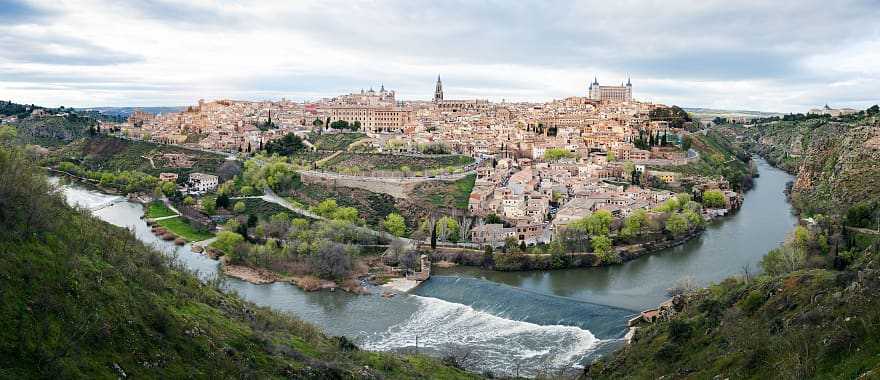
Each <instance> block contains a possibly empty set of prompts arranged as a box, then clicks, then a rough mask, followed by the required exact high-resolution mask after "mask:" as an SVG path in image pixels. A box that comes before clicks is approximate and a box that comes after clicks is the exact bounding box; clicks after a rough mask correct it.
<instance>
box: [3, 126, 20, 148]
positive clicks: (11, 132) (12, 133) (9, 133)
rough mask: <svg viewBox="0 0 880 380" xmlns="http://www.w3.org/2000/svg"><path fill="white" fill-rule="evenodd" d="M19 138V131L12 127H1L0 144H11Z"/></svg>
mask: <svg viewBox="0 0 880 380" xmlns="http://www.w3.org/2000/svg"><path fill="white" fill-rule="evenodd" d="M16 136H18V131H17V130H16V129H15V127H13V126H11V125H3V126H0V144H9V143H12V141H13V140H15V137H16Z"/></svg>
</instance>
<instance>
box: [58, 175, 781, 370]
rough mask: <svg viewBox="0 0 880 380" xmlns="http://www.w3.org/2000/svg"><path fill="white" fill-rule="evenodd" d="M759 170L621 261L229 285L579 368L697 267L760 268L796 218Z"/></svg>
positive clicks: (186, 252) (483, 358) (723, 272)
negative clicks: (700, 229)
mask: <svg viewBox="0 0 880 380" xmlns="http://www.w3.org/2000/svg"><path fill="white" fill-rule="evenodd" d="M758 170H759V173H760V177H759V178H756V180H755V188H754V189H753V190H751V191H750V192H749V193H748V194H747V196H746V201H745V203H744V205H743V207H742V209H741V210H740V211H739V212H737V213H736V214H734V215H732V216H729V217H725V218H722V219H721V220H719V221H715V222H712V223H711V225H710V226H708V228H707V231H706V233H704V234H703V235H702V236H701V237H699V238H696V239H694V240H691V241H689V242H687V243H686V244H683V245H681V246H678V247H675V248H671V249H668V250H666V251H664V252H659V253H656V254H653V255H650V256H647V257H643V258H640V259H637V260H634V261H630V262H627V263H625V264H623V265H618V266H612V267H605V268H589V269H571V270H559V271H550V272H512V273H510V272H508V273H504V272H491V271H484V270H479V269H475V268H451V269H445V270H439V269H435V273H436V274H437V275H435V276H433V277H432V278H431V279H430V280H429V281H427V282H426V283H424V284H422V286H420V287H419V288H417V289H416V290H415V291H414V292H413V294H408V295H400V296H397V297H393V298H383V297H381V296H380V295H379V294H380V292H379V291H378V290H377V289H374V290H375V291H373V294H371V295H367V296H357V295H351V294H348V293H344V292H317V293H309V292H304V291H302V290H300V289H299V288H296V287H295V286H292V285H289V284H282V283H276V284H271V285H253V284H250V283H247V282H244V281H240V280H237V279H234V278H227V277H224V282H223V286H224V287H225V289H227V290H228V291H231V292H235V293H237V294H239V295H240V296H241V297H243V298H244V299H246V300H249V301H251V302H254V303H256V304H258V305H263V306H268V307H272V308H273V309H275V310H279V311H283V312H289V313H291V314H293V315H295V316H297V317H298V318H301V319H303V320H305V321H308V322H311V323H313V324H316V325H318V326H320V327H321V328H323V329H324V331H326V332H327V333H328V334H331V335H345V336H347V337H349V338H351V339H352V340H354V341H355V342H357V343H358V344H359V345H360V346H361V347H363V348H365V349H370V350H393V351H415V350H418V351H419V352H422V353H427V354H432V355H436V356H445V355H450V354H454V355H455V356H457V357H458V358H459V359H461V360H462V361H463V362H464V363H465V364H466V365H467V366H468V367H470V368H472V369H476V370H479V371H492V372H493V373H495V374H507V375H513V374H517V373H519V374H520V375H535V374H538V373H548V372H550V371H554V373H555V371H556V370H559V369H568V370H572V369H576V368H580V367H582V366H584V365H587V364H589V363H590V362H591V361H592V360H593V359H595V358H596V357H598V356H600V355H602V354H605V353H607V352H608V351H609V350H613V349H615V348H617V347H619V346H620V344H621V339H622V337H623V336H624V334H625V333H626V319H627V318H628V317H629V316H632V315H633V314H635V313H637V311H639V310H642V309H646V308H649V307H653V306H656V305H657V304H658V303H660V302H662V301H663V300H664V299H665V298H666V295H665V292H666V290H665V289H667V288H669V287H670V286H671V285H673V284H674V283H675V282H676V281H678V280H679V279H680V278H682V277H685V276H691V277H693V279H694V280H695V281H696V282H697V283H698V284H707V283H710V282H713V281H719V280H721V279H723V278H725V277H728V276H730V275H735V274H738V273H741V272H742V268H743V266H745V265H748V266H750V267H751V268H752V271H756V270H757V268H758V262H759V261H760V258H761V257H762V256H763V255H764V254H765V253H766V252H767V251H769V250H770V249H772V248H773V247H775V246H777V245H778V244H779V242H780V241H782V240H783V239H784V237H785V234H786V233H788V231H789V230H791V228H792V227H793V225H794V223H795V218H794V217H793V216H792V214H791V208H790V206H789V204H788V203H787V202H786V201H785V196H784V194H783V189H784V188H785V183H786V182H788V181H790V180H791V176H789V175H788V174H786V173H784V172H782V171H780V170H778V169H775V168H773V167H771V166H769V165H768V164H767V163H766V162H765V161H764V160H758ZM64 192H65V194H66V196H67V199H68V202H69V203H71V204H76V205H79V206H80V207H85V208H88V209H91V210H95V211H94V214H95V215H96V216H97V217H99V218H100V219H102V220H105V221H107V222H109V223H112V224H115V225H118V226H123V227H127V228H129V229H130V230H131V231H132V232H133V233H134V234H135V235H136V236H137V237H138V238H139V239H140V240H142V241H143V242H145V243H146V244H148V245H152V246H154V247H155V248H157V249H159V250H161V251H163V252H166V253H167V254H170V255H174V256H176V257H177V260H178V261H179V262H180V263H182V264H184V265H185V266H186V267H187V268H189V269H190V270H192V271H194V272H195V273H196V274H197V275H198V276H199V277H201V278H203V279H207V278H211V277H214V276H217V275H218V273H219V272H218V263H217V262H216V261H214V260H211V259H209V258H207V257H206V256H204V255H200V254H195V253H192V252H191V251H190V247H189V245H186V246H183V247H177V246H175V245H174V244H172V243H169V242H165V241H162V240H161V239H158V238H156V237H155V236H153V234H152V233H150V229H149V227H147V225H146V224H145V223H144V222H143V221H142V220H141V219H140V216H141V215H143V209H142V206H141V205H139V204H135V203H129V202H124V201H121V200H122V199H121V198H120V197H119V196H113V195H106V194H102V193H99V192H96V191H91V190H88V189H85V188H83V187H80V186H77V185H72V184H71V185H65V186H64Z"/></svg>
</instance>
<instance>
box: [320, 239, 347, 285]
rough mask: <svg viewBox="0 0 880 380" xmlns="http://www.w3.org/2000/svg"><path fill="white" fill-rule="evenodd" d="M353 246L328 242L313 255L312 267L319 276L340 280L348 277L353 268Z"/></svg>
mask: <svg viewBox="0 0 880 380" xmlns="http://www.w3.org/2000/svg"><path fill="white" fill-rule="evenodd" d="M353 251H354V248H353V247H352V246H346V245H343V244H339V243H332V242H327V243H324V244H322V245H321V247H320V248H318V250H317V251H316V252H315V254H314V255H312V269H313V270H314V272H315V274H317V275H318V277H321V278H326V279H331V280H339V279H342V278H345V277H347V276H348V275H349V274H350V273H351V268H352V259H351V256H352V252H353Z"/></svg>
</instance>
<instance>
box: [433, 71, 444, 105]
mask: <svg viewBox="0 0 880 380" xmlns="http://www.w3.org/2000/svg"><path fill="white" fill-rule="evenodd" d="M441 100H443V82H441V81H440V75H437V86H436V87H435V88H434V102H439V101H441Z"/></svg>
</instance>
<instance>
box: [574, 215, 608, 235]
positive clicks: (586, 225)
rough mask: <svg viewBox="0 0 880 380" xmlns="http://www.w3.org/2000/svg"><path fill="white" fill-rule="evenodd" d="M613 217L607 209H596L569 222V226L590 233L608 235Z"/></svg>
mask: <svg viewBox="0 0 880 380" xmlns="http://www.w3.org/2000/svg"><path fill="white" fill-rule="evenodd" d="M613 221H614V217H613V216H612V215H611V212H610V211H608V210H599V211H596V212H594V213H592V214H590V216H587V217H584V218H581V219H580V220H577V221H575V222H574V223H572V224H571V226H570V228H574V229H576V230H579V231H583V232H587V233H589V234H590V235H608V233H609V232H610V228H611V222H613Z"/></svg>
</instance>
